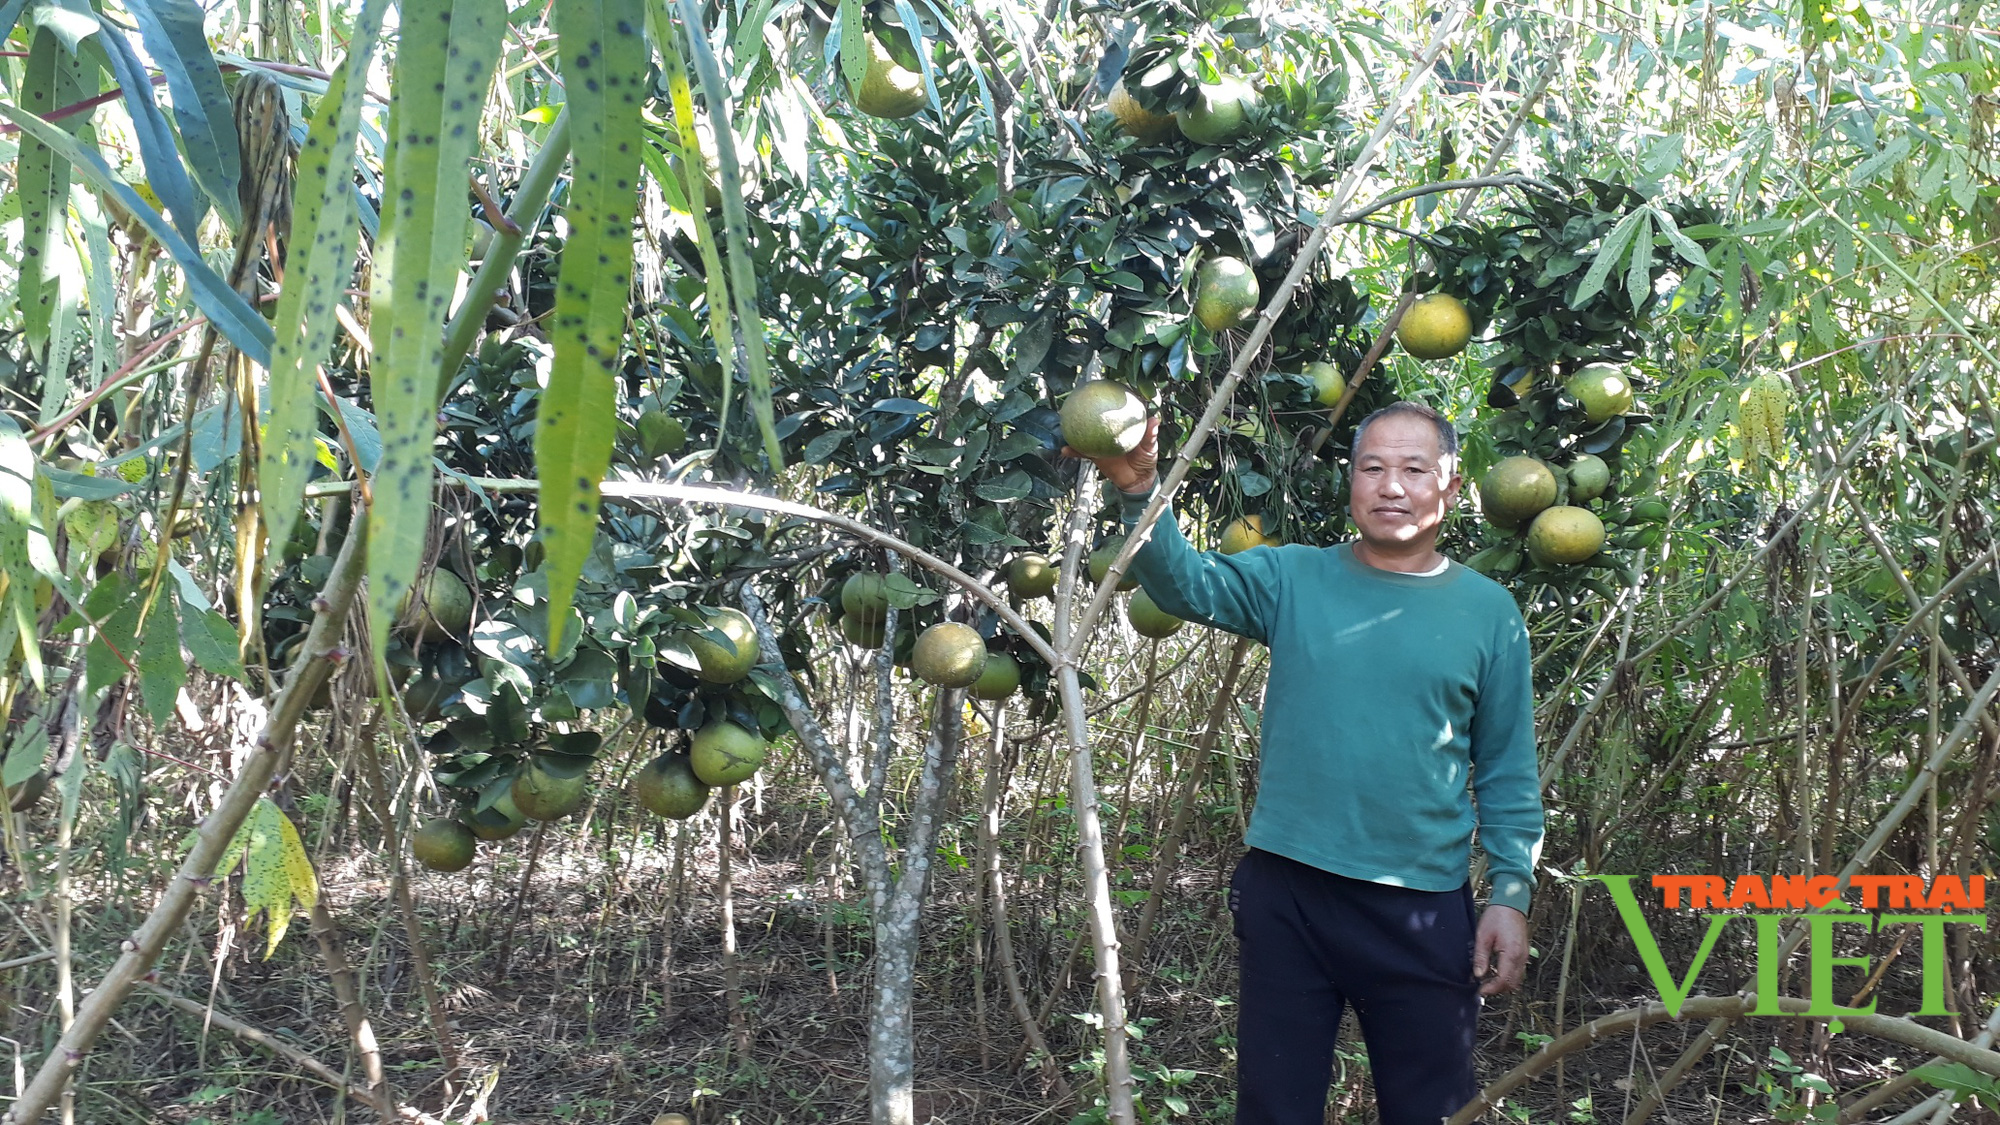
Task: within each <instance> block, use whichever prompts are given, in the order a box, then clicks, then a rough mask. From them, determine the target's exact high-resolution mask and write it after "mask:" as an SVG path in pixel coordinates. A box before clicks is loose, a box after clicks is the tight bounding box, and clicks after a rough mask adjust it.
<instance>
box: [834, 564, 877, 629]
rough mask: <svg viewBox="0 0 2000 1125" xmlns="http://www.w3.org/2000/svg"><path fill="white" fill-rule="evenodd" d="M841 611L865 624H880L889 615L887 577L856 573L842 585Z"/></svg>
mask: <svg viewBox="0 0 2000 1125" xmlns="http://www.w3.org/2000/svg"><path fill="white" fill-rule="evenodd" d="M840 609H841V612H843V613H845V614H846V615H847V616H848V617H853V618H858V619H860V620H861V621H863V622H869V623H873V622H880V621H882V620H883V619H884V618H886V617H887V616H888V613H889V583H888V579H887V577H886V576H885V575H881V574H876V573H875V572H873V571H868V570H863V571H856V572H855V573H853V574H850V575H848V576H847V581H845V582H842V583H841V584H840Z"/></svg>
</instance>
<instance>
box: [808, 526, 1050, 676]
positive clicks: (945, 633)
mask: <svg viewBox="0 0 2000 1125" xmlns="http://www.w3.org/2000/svg"><path fill="white" fill-rule="evenodd" d="M1016 561H1017V563H1022V564H1023V565H1022V566H1021V567H1020V569H1021V570H1022V573H1023V574H1024V575H1025V576H1026V577H1024V578H1023V579H1022V580H1023V581H1034V582H1040V581H1041V580H1042V579H1043V577H1044V572H1045V573H1046V578H1047V581H1048V588H1049V589H1050V590H1054V589H1055V570H1054V569H1053V568H1052V567H1049V566H1048V560H1047V559H1041V560H1040V562H1041V564H1042V565H1041V569H1040V570H1035V571H1034V572H1033V573H1032V574H1031V575H1030V574H1029V573H1028V572H1029V570H1030V569H1031V568H1030V567H1029V566H1027V565H1026V563H1025V562H1024V561H1023V560H1016ZM1010 576H1011V572H1010ZM840 610H841V616H840V633H841V636H843V637H845V638H846V639H847V642H848V643H849V644H852V645H856V646H858V647H861V648H869V649H880V648H881V647H882V645H883V643H884V641H885V640H887V628H888V617H889V578H888V576H887V575H885V574H882V573H879V572H877V571H871V570H861V571H856V572H855V573H853V574H851V575H849V576H848V577H847V580H846V581H845V582H843V583H841V586H840ZM893 658H894V659H895V661H896V662H897V663H898V664H904V665H907V666H908V667H909V669H910V671H912V672H914V673H915V674H916V676H917V678H918V679H920V680H923V681H924V682H925V683H928V684H934V685H936V686H938V687H944V688H965V689H967V690H968V691H969V692H970V693H971V694H972V696H973V697H974V698H976V699H988V700H1001V699H1005V698H1007V697H1008V696H1010V695H1012V694H1014V692H1015V691H1016V690H1017V689H1019V688H1020V686H1021V664H1020V661H1018V660H1015V659H1014V657H1013V656H1012V655H1011V654H1009V653H1007V652H1004V651H1001V650H999V649H994V648H988V646H987V644H986V640H985V638H983V637H981V636H980V635H979V630H977V629H974V628H973V627H972V626H970V625H965V624H961V623H959V622H956V621H940V622H938V623H937V624H935V625H932V626H930V627H928V628H926V629H924V630H923V631H922V632H915V631H906V630H902V629H898V630H897V644H896V651H895V653H894V656H893Z"/></svg>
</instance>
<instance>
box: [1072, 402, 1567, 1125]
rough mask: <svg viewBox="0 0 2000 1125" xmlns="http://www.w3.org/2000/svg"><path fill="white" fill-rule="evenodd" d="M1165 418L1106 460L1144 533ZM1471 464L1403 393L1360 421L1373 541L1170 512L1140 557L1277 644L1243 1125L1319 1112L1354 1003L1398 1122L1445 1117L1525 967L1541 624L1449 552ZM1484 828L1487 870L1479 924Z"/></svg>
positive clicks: (1245, 1001) (1438, 421) (1361, 486)
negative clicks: (1311, 536)
mask: <svg viewBox="0 0 2000 1125" xmlns="http://www.w3.org/2000/svg"><path fill="white" fill-rule="evenodd" d="M1158 431H1159V424H1158V419H1154V420H1153V422H1152V423H1151V424H1150V425H1149V426H1148V427H1147V431H1146V438H1145V441H1144V442H1143V443H1142V444H1141V445H1140V446H1139V448H1138V449H1136V450H1134V451H1133V452H1132V453H1130V454H1127V455H1126V456H1123V457H1108V458H1102V459H1097V465H1098V467H1099V468H1100V469H1101V470H1102V471H1103V472H1104V474H1105V476H1106V477H1107V478H1109V479H1110V480H1111V481H1112V482H1113V483H1114V484H1115V485H1117V487H1118V488H1119V489H1121V490H1122V491H1123V492H1124V495H1125V500H1124V510H1125V520H1126V523H1127V524H1128V525H1130V524H1133V523H1135V522H1136V521H1137V520H1138V517H1139V515H1140V513H1141V512H1142V511H1144V509H1145V507H1146V504H1147V502H1148V500H1149V499H1150V498H1151V496H1152V492H1153V489H1154V485H1155V482H1156V476H1155V465H1156V463H1157V459H1158V448H1157V440H1158V438H1157V435H1158ZM1066 452H1067V451H1066ZM1457 460H1458V435H1457V434H1456V433H1455V432H1453V430H1452V428H1451V425H1450V423H1448V422H1446V421H1445V420H1444V419H1443V418H1441V417H1439V416H1438V414H1437V412H1436V411H1434V410H1432V409H1431V408H1429V407H1427V406H1423V405H1420V404H1418V403H1411V402H1399V403H1396V404H1395V405H1393V406H1389V407H1386V408H1384V409H1382V410H1379V411H1377V412H1375V413H1374V414H1372V415H1370V416H1369V417H1368V418H1367V419H1365V420H1364V421H1363V422H1362V423H1361V425H1360V426H1359V427H1358V428H1357V429H1356V431H1355V436H1354V465H1353V470H1354V472H1353V478H1354V479H1353V488H1352V499H1351V502H1350V505H1349V514H1350V515H1351V516H1352V517H1353V521H1354V526H1355V529H1356V531H1357V532H1358V533H1359V537H1358V538H1356V539H1354V540H1352V541H1350V542H1347V543H1342V544H1340V545H1338V546H1333V547H1309V546H1305V545H1303V544H1292V545H1286V546H1280V547H1253V548H1251V549H1249V550H1247V551H1244V552H1242V553H1240V554H1236V555H1223V554H1220V553H1217V552H1214V551H1208V552H1199V551H1196V550H1195V549H1194V548H1193V547H1191V546H1189V545H1188V542H1187V540H1186V539H1184V538H1183V537H1182V536H1181V532H1180V529H1179V527H1178V526H1177V525H1176V524H1175V522H1174V518H1173V513H1172V512H1171V511H1168V512H1165V513H1163V514H1162V516H1161V518H1160V520H1159V522H1158V523H1157V524H1156V525H1154V528H1153V530H1152V535H1151V539H1150V541H1149V542H1148V543H1147V544H1146V546H1145V547H1144V548H1142V549H1141V550H1140V551H1139V553H1138V554H1137V555H1136V556H1135V557H1134V559H1133V562H1132V567H1131V573H1132V575H1133V576H1134V577H1136V578H1137V579H1138V580H1139V583H1140V585H1142V586H1143V587H1145V590H1146V593H1148V594H1149V595H1151V596H1152V598H1153V600H1154V601H1156V602H1158V603H1159V605H1160V607H1161V608H1162V609H1164V610H1166V611H1167V612H1169V613H1172V614H1175V615H1177V616H1180V617H1184V618H1188V619H1190V620H1194V621H1200V622H1203V623H1205V624H1208V625H1212V626H1214V627H1216V628H1219V629H1225V630H1228V631H1229V632H1232V633H1237V634H1239V635H1242V636H1246V637H1250V638H1252V639H1254V640H1257V641H1261V642H1263V643H1264V644H1266V645H1268V646H1270V649H1271V672H1270V679H1269V683H1268V684H1267V686H1266V688H1265V694H1264V721H1263V732H1262V748H1261V751H1260V782H1259V787H1258V795H1257V805H1256V810H1255V812H1254V813H1253V815H1252V817H1251V821H1250V831H1249V836H1248V838H1247V840H1246V841H1245V842H1246V843H1247V844H1248V845H1249V849H1250V850H1249V853H1248V854H1247V855H1246V856H1245V857H1244V858H1243V860H1242V861H1241V863H1239V864H1238V866H1237V868H1236V872H1235V875H1234V877H1233V878H1232V879H1231V881H1230V891H1229V902H1230V909H1231V911H1232V912H1233V914H1234V916H1235V929H1236V936H1237V937H1238V939H1240V943H1241V944H1240V948H1239V958H1240V964H1241V969H1242V974H1241V975H1242V981H1241V984H1240V988H1239V990H1240V993H1241V995H1240V997H1239V999H1238V1025H1239V1026H1238V1033H1237V1086H1238V1093H1237V1103H1236V1120H1237V1122H1238V1125H1321V1122H1322V1121H1323V1120H1324V1115H1325V1109H1326V1098H1327V1086H1328V1083H1329V1081H1330V1080H1331V1072H1332V1065H1333V1049H1334V1042H1335V1038H1336V1036H1337V1034H1338V1032H1339V1028H1340V1018H1341V1013H1342V1011H1343V1009H1344V1008H1345V1007H1347V1006H1349V1005H1351V1006H1352V1007H1353V1008H1354V1010H1355V1013H1356V1015H1357V1016H1358V1017H1359V1021H1360V1024H1361V1034H1362V1037H1363V1039H1364V1040H1365V1041H1366V1042H1367V1045H1368V1058H1369V1063H1370V1068H1371V1070H1372V1071H1373V1073H1374V1079H1375V1091H1376V1101H1377V1104H1378V1106H1379V1107H1380V1110H1381V1117H1382V1122H1383V1125H1406V1123H1407V1125H1416V1123H1419V1122H1422V1123H1425V1125H1436V1123H1437V1122H1438V1121H1439V1120H1441V1119H1442V1118H1444V1117H1447V1116H1449V1115H1450V1114H1452V1113H1454V1112H1456V1111H1457V1110H1458V1109H1459V1107H1461V1106H1463V1105H1464V1104H1465V1103H1466V1102H1467V1101H1469V1100H1470V1099H1471V1098H1472V1096H1473V1095H1474V1094H1476V1093H1477V1092H1478V1086H1477V1084H1476V1082H1475V1080H1474V1077H1473V1069H1472V1048H1473V1039H1474V1031H1475V1028H1476V1025H1477V1022H1478V1014H1479V1007H1480V1003H1481V998H1482V997H1485V996H1493V995H1496V994H1499V993H1503V992H1507V991H1510V990H1512V989H1513V988H1515V987H1516V986H1517V985H1519V983H1520V980H1521V973H1522V968H1523V966H1524V965H1525V963H1526V961H1527V954H1528V921H1527V910H1528V897H1529V893H1530V891H1531V890H1532V888H1533V884H1534V867H1535V862H1536V859H1537V858H1538V856H1539V854H1540V851H1541V842H1542V806H1541V796H1540V793H1539V787H1538V785H1537V780H1536V763H1535V744H1534V706H1533V699H1532V696H1531V685H1530V664H1529V654H1528V640H1527V630H1526V627H1525V626H1524V624H1523V623H1522V620H1521V614H1520V610H1519V609H1518V608H1516V606H1515V605H1514V600H1513V598H1512V597H1511V596H1510V595H1509V594H1508V593H1507V591H1506V590H1505V589H1503V588H1502V587H1501V586H1499V585H1498V584H1497V583H1494V582H1492V581H1490V580H1489V579H1487V578H1485V577H1484V576H1482V575H1480V574H1478V573H1476V572H1474V571H1471V570H1468V569H1466V568H1465V567H1463V566H1460V565H1458V564H1457V563H1454V562H1450V561H1448V560H1447V559H1445V558H1444V556H1442V555H1440V554H1439V553H1438V551H1437V538H1438V528H1439V525H1440V524H1441V523H1442V522H1443V520H1444V515H1445V512H1446V511H1447V510H1448V509H1449V508H1450V507H1451V505H1452V504H1453V503H1454V502H1456V501H1457V499H1458V492H1459V486H1460V483H1461V482H1460V479H1459V474H1458V468H1457ZM1468 775H1469V776H1470V781H1471V788H1472V794H1468V793H1467V791H1466V785H1467V780H1468ZM1473 795H1476V796H1477V811H1476V815H1475V810H1474V807H1473ZM1475 825H1476V826H1477V828H1478V830H1479V838H1480V843H1481V845H1482V846H1483V847H1484V848H1485V849H1486V854H1487V856H1488V859H1489V861H1490V864H1491V869H1492V896H1491V902H1490V905H1488V906H1487V907H1486V909H1485V911H1484V912H1483V913H1482V914H1481V915H1480V918H1479V922H1478V926H1477V930H1476V932H1475V928H1474V925H1473V908H1472V887H1471V883H1470V879H1469V858H1470V845H1471V838H1472V833H1473V829H1474V827H1475Z"/></svg>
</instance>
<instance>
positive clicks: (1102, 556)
mask: <svg viewBox="0 0 2000 1125" xmlns="http://www.w3.org/2000/svg"><path fill="white" fill-rule="evenodd" d="M1124 549H1125V537H1124V536H1123V535H1119V536H1114V537H1113V538H1110V539H1106V540H1105V541H1104V543H1103V544H1102V545H1101V546H1099V547H1098V548H1097V549H1096V550H1095V551H1092V552H1090V580H1091V581H1092V582H1102V581H1104V576H1105V575H1107V574H1109V573H1111V560H1113V559H1115V558H1117V557H1118V552H1120V551H1122V550H1124ZM1138 585H1139V580H1138V579H1137V578H1134V577H1132V575H1131V572H1130V571H1129V570H1128V571H1127V572H1126V573H1125V575H1124V576H1123V577H1121V578H1119V579H1118V588H1119V589H1120V590H1130V589H1133V588H1134V587H1136V586H1138Z"/></svg>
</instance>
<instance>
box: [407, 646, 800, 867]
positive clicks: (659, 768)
mask: <svg viewBox="0 0 2000 1125" xmlns="http://www.w3.org/2000/svg"><path fill="white" fill-rule="evenodd" d="M701 614H702V622H701V626H700V627H699V628H696V629H690V630H688V631H687V632H686V633H685V635H684V636H683V638H682V639H683V640H684V641H685V643H686V645H687V647H688V650H689V651H690V652H692V653H693V655H694V658H695V660H696V662H697V665H698V671H697V673H696V674H697V676H698V677H699V678H700V680H701V681H702V682H703V683H704V684H707V685H712V686H715V687H725V686H727V685H730V684H734V683H737V682H738V681H740V680H742V679H744V678H745V677H746V676H748V675H749V674H750V669H751V668H752V667H754V666H755V665H756V664H757V661H758V658H759V656H760V648H759V645H758V640H757V630H756V627H755V626H754V625H752V624H751V621H750V618H749V617H748V616H747V615H746V614H744V613H743V612H742V611H741V610H737V609H731V608H728V607H707V608H704V609H703V610H702V611H701ZM599 741H600V736H599V735H598V734H597V733H596V732H594V731H574V732H569V733H565V734H555V735H551V736H550V738H549V742H550V745H549V746H548V747H547V748H546V749H543V750H541V751H539V752H537V753H535V754H532V755H531V756H530V757H529V758H528V759H527V760H526V761H525V762H523V763H522V765H521V766H520V768H519V769H517V770H516V771H515V772H514V774H513V777H512V780H511V781H510V782H508V783H507V784H506V785H505V787H504V788H501V789H499V791H498V792H497V795H494V796H492V798H491V799H490V800H482V801H481V802H480V807H476V808H473V809H469V810H467V811H466V812H465V813H464V814H463V815H462V816H460V817H457V818H452V817H438V818H435V819H432V820H430V821H427V822H426V823H425V824H424V825H423V826H422V827H421V828H419V829H418V830H417V831H416V832H415V833H414V834H412V836H411V840H410V850H411V852H412V853H413V854H414V855H415V856H416V858H417V861H418V862H419V863H422V864H423V865H424V866H425V867H428V868H430V869H432V870H434V871H459V870H463V869H464V868H465V867H466V866H467V865H468V864H470V863H471V862H472V859H473V854H474V851H475V849H476V848H477V845H478V841H480V840H504V839H507V838H508V837H511V836H513V835H514V834H515V833H517V832H519V831H521V829H522V828H524V827H525V826H526V825H527V823H528V822H529V821H530V820H540V821H550V820H560V819H562V818H563V817H566V816H568V815H570V814H571V813H573V812H575V811H576V810H577V809H578V808H580V807H581V806H582V805H583V803H584V800H585V798H586V797H587V796H588V795H589V780H590V770H591V767H592V766H593V765H595V764H596V751H597V749H598V744H599ZM769 750H770V746H769V743H768V742H767V741H766V740H765V738H764V736H763V734H762V733H760V732H759V731H757V730H755V729H752V728H750V727H746V726H744V725H742V724H740V723H738V722H736V721H734V720H733V719H731V718H730V717H728V716H727V715H726V714H724V713H723V712H722V711H721V710H720V709H712V710H710V712H709V715H708V718H707V720H706V721H705V722H703V723H702V724H701V726H700V727H699V728H698V729H696V730H695V731H694V732H693V733H692V735H691V736H690V737H688V738H687V740H686V745H685V747H684V748H677V749H672V750H668V751H666V752H665V753H662V754H660V755H659V756H658V757H656V758H654V759H653V760H652V761H651V762H649V763H648V764H647V765H646V766H645V767H644V768H643V769H641V770H640V771H639V772H638V773H637V774H636V775H635V776H634V777H633V780H632V782H631V786H630V792H631V795H632V797H633V799H634V800H636V801H637V802H638V803H639V804H640V805H641V806H643V807H644V808H646V809H648V810H649V811H651V812H653V813H656V814H658V815H660V816H664V817H671V818H674V819H677V820H684V819H686V818H688V817H691V816H693V815H694V814H695V813H697V812H700V811H701V809H702V808H703V806H704V805H706V804H707V802H708V794H709V791H710V790H711V789H715V788H719V787H721V786H725V785H735V784H737V783H738V782H742V781H745V780H748V779H749V778H750V776H751V775H753V774H755V773H756V772H757V771H758V769H760V768H762V766H763V765H764V761H765V758H766V756H767V754H768V753H769Z"/></svg>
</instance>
